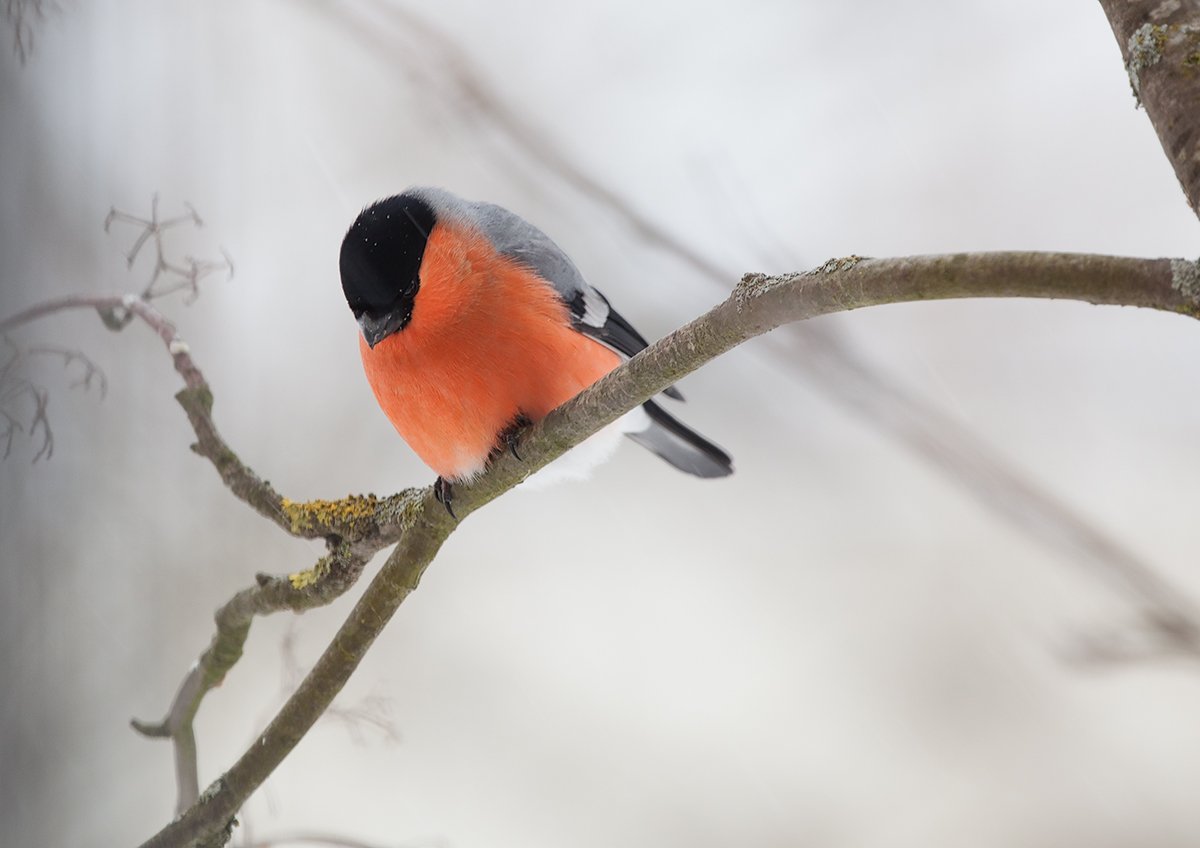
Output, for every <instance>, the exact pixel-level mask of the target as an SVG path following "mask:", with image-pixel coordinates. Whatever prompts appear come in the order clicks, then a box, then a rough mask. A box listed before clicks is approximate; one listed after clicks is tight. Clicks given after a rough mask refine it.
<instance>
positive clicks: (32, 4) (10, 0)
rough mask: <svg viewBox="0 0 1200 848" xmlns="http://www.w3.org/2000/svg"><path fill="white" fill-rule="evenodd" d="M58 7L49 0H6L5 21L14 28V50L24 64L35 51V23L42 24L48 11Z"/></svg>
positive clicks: (18, 59)
mask: <svg viewBox="0 0 1200 848" xmlns="http://www.w3.org/2000/svg"><path fill="white" fill-rule="evenodd" d="M57 8H58V7H57V5H56V4H54V3H51V2H49V1H48V0H4V22H5V23H6V24H8V26H9V29H11V30H12V46H13V52H14V53H15V54H17V61H19V62H20V63H21V64H22V65H24V64H25V63H26V62H27V61H29V55H30V54H31V53H32V52H33V33H34V26H35V24H40V23H41V22H42V21H44V20H45V19H46V13H47V12H49V11H51V10H57Z"/></svg>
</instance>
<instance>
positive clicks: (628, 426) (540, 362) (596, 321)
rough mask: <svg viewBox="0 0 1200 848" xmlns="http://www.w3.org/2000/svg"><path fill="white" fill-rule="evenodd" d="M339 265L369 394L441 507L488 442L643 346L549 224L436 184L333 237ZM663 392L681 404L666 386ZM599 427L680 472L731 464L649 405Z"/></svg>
mask: <svg viewBox="0 0 1200 848" xmlns="http://www.w3.org/2000/svg"><path fill="white" fill-rule="evenodd" d="M340 266H341V276H342V290H343V291H344V292H345V295H346V301H347V303H349V305H350V309H351V311H352V312H353V313H354V317H355V318H356V319H357V321H358V325H359V328H360V329H361V331H362V333H361V336H360V338H359V348H360V350H361V352H362V360H363V367H364V369H365V370H366V374H367V380H368V382H369V383H370V384H371V389H372V390H373V391H374V392H375V397H376V399H377V400H378V401H379V405H380V406H381V407H382V408H383V412H384V414H385V415H387V417H388V418H389V419H390V420H391V422H392V424H393V426H395V428H396V430H397V431H398V432H399V433H400V435H401V436H402V437H403V438H404V440H405V441H406V442H408V444H409V446H410V447H411V448H412V449H413V450H414V451H416V453H417V455H418V456H420V457H421V459H422V460H424V461H425V463H426V464H427V465H428V466H429V467H430V468H432V469H433V470H434V471H436V472H437V474H438V475H439V477H438V483H437V487H436V489H435V491H436V492H437V494H438V497H439V499H440V500H441V501H442V502H443V503H444V504H445V505H446V507H447V509H450V510H451V514H453V509H452V507H451V500H450V496H451V487H450V484H451V483H452V482H453V481H462V480H468V479H470V478H472V477H474V476H475V475H477V474H479V473H480V472H481V471H483V469H484V468H485V467H486V466H487V462H488V459H489V457H491V456H492V454H493V453H494V452H495V451H497V450H502V449H504V448H505V447H509V448H512V449H513V450H514V452H515V450H516V439H517V433H518V431H519V429H520V428H521V427H522V426H523V425H525V424H528V423H530V422H533V421H537V420H539V419H540V418H542V417H543V416H545V415H546V413H548V412H550V410H552V409H554V408H555V407H557V406H559V405H560V404H562V403H565V402H566V401H568V400H570V399H571V398H572V397H574V396H575V395H577V394H578V393H579V392H580V391H582V390H583V389H585V388H587V387H588V386H590V385H591V384H592V383H594V382H595V381H596V380H598V379H599V378H600V377H602V376H603V375H605V374H607V373H608V372H609V371H611V370H612V369H613V368H615V367H616V366H617V365H618V364H620V363H621V362H622V361H623V360H624V359H628V358H629V357H631V356H633V355H634V354H636V353H637V352H638V351H640V350H642V349H643V348H645V347H646V345H647V342H646V340H645V339H644V338H642V336H641V335H640V334H639V333H638V332H637V330H635V329H634V328H633V327H632V326H630V324H629V322H627V321H626V320H625V319H624V318H622V317H621V316H620V315H619V314H618V313H617V312H616V310H614V309H613V308H612V307H611V306H610V305H609V303H608V300H607V298H605V297H604V295H602V294H601V293H600V292H599V291H597V290H596V289H594V288H593V287H592V286H590V285H589V284H588V283H587V281H586V280H584V278H583V275H582V274H580V273H579V270H578V269H577V268H576V267H575V264H574V263H573V262H571V260H570V259H569V258H568V257H567V255H566V254H565V253H564V252H563V251H562V249H561V248H559V247H558V245H556V244H555V243H554V242H553V241H551V240H550V238H549V237H548V236H547V235H546V234H545V233H543V232H542V231H541V230H539V229H538V228H537V227H535V226H533V225H532V224H530V223H529V222H527V221H525V220H524V219H523V218H520V217H519V216H517V215H515V214H513V213H512V212H509V211H508V210H506V209H503V208H501V207H499V206H496V205H494V204H491V203H472V202H470V201H467V200H463V199H462V198H459V197H457V196H455V195H453V194H451V193H450V192H448V191H445V190H443V189H437V188H411V189H409V190H408V191H406V192H404V193H403V194H399V195H396V196H394V197H389V198H387V199H386V200H381V201H379V202H378V203H375V204H373V205H372V206H369V207H368V208H367V209H365V210H364V211H363V212H362V213H361V214H360V215H359V216H358V218H357V219H356V220H355V222H354V223H353V225H351V227H350V230H349V231H348V232H347V233H346V237H345V239H344V240H343V241H342V250H341V259H340ZM663 394H664V395H667V396H669V397H672V398H675V399H678V400H681V399H682V397H681V396H680V395H679V393H678V391H676V390H675V389H674V388H673V387H672V388H670V389H667V390H666V391H665V392H663ZM607 429H609V430H610V431H611V433H616V434H619V433H622V432H623V433H624V434H625V435H628V436H629V437H630V438H631V439H633V440H634V441H635V442H637V443H638V444H640V445H642V446H643V447H646V448H648V449H650V450H651V451H653V452H654V453H655V454H657V455H658V456H660V457H662V458H663V459H665V460H666V461H667V462H669V463H670V464H671V465H673V466H675V467H676V468H678V469H680V470H681V471H685V472H687V473H688V474H694V475H696V476H697V477H723V476H725V475H728V474H730V473H732V471H733V466H732V462H731V460H730V458H729V455H728V454H727V453H725V452H724V451H723V450H721V449H720V448H719V447H717V446H716V445H714V444H713V443H712V442H710V441H708V440H707V439H705V438H704V437H703V436H700V435H699V434H698V433H695V432H694V431H692V430H690V429H688V428H687V427H685V426H684V425H683V424H681V423H680V422H679V421H677V420H676V419H675V418H674V417H672V416H671V415H670V414H669V413H668V412H667V411H666V410H665V409H663V408H662V406H661V405H660V404H659V403H658V402H657V401H656V400H648V401H646V402H645V403H644V404H642V406H641V407H640V408H638V409H635V410H633V411H631V412H630V413H627V414H626V415H625V416H624V417H623V418H622V419H620V420H619V421H617V422H615V426H614V425H610V428H607ZM603 433H604V431H601V433H597V434H596V436H593V437H592V438H591V439H589V440H587V441H586V442H584V444H583V445H581V446H579V447H578V448H576V450H574V451H572V452H571V453H569V454H568V455H567V456H565V457H563V458H561V459H560V460H558V461H557V462H555V463H552V464H551V465H550V466H548V468H554V467H556V466H558V465H560V463H563V462H564V461H566V460H568V458H569V457H571V456H572V455H576V454H578V453H580V452H581V451H583V452H585V453H586V452H587V451H586V450H585V448H587V446H589V445H590V444H593V443H595V442H597V441H598V440H597V437H600V436H602V434H603ZM599 441H605V440H604V439H600V440H599ZM607 441H609V442H614V443H615V441H616V440H615V438H614V439H608V440H607ZM593 447H594V444H593ZM609 450H611V449H609ZM592 452H593V453H607V452H609V451H607V450H603V449H601V450H598V451H597V450H593V451H592ZM595 459H596V457H585V458H584V459H583V463H584V464H589V463H591V464H594V462H595ZM563 472H564V473H565V474H567V475H571V474H573V473H574V470H573V469H570V468H565V469H563ZM540 476H542V474H541V473H539V474H538V475H534V477H533V478H532V479H534V480H536V479H537V478H538V477H540Z"/></svg>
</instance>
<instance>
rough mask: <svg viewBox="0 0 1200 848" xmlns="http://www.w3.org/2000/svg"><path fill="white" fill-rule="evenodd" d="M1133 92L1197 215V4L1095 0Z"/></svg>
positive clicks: (1199, 200) (1199, 26) (1199, 103)
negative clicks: (1118, 52)
mask: <svg viewBox="0 0 1200 848" xmlns="http://www.w3.org/2000/svg"><path fill="white" fill-rule="evenodd" d="M1100 5H1101V6H1103V7H1104V13H1105V14H1106V15H1107V16H1108V22H1109V24H1111V25H1112V30H1113V35H1115V36H1116V37H1117V44H1118V45H1120V47H1121V58H1122V59H1124V61H1125V70H1126V71H1128V73H1129V83H1130V85H1131V86H1132V87H1133V95H1134V97H1136V98H1137V101H1138V103H1139V104H1140V105H1142V106H1145V107H1146V115H1147V116H1148V117H1149V118H1150V123H1152V124H1153V125H1154V130H1155V132H1157V133H1158V140H1159V141H1160V142H1162V147H1163V152H1164V153H1166V154H1167V160H1168V161H1169V162H1170V163H1171V167H1172V168H1174V169H1175V176H1177V177H1178V178H1179V184H1180V186H1182V188H1183V193H1184V194H1185V195H1186V196H1187V200H1188V205H1189V206H1191V207H1192V211H1193V212H1195V213H1196V214H1197V215H1200V3H1197V2H1196V0H1174V2H1166V3H1165V2H1162V0H1100Z"/></svg>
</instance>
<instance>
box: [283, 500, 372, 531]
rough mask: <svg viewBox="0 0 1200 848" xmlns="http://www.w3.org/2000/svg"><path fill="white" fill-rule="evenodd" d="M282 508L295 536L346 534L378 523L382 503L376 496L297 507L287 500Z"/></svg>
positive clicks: (310, 503) (297, 505)
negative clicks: (316, 532) (318, 532)
mask: <svg viewBox="0 0 1200 848" xmlns="http://www.w3.org/2000/svg"><path fill="white" fill-rule="evenodd" d="M280 507H281V508H282V509H283V514H284V515H286V516H287V518H288V521H289V522H290V523H291V526H292V532H294V533H303V532H305V531H307V530H326V529H328V530H337V531H341V532H345V531H346V530H347V529H351V528H355V527H356V525H357V524H358V523H360V522H362V521H364V520H367V521H369V520H372V519H374V518H375V516H376V514H377V510H378V508H379V499H378V498H377V497H375V496H374V495H349V496H348V497H344V498H342V499H341V500H336V501H305V502H303V503H297V502H296V501H292V500H288V499H287V498H284V499H283V500H282V502H281V503H280Z"/></svg>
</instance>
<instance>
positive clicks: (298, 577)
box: [288, 556, 330, 589]
mask: <svg viewBox="0 0 1200 848" xmlns="http://www.w3.org/2000/svg"><path fill="white" fill-rule="evenodd" d="M329 560H330V558H329V557H327V556H323V557H321V558H320V559H319V560H317V562H316V564H315V565H313V567H312V568H306V569H304V570H303V571H297V572H296V573H295V574H289V575H288V582H290V583H291V584H292V588H293V589H307V588H308V587H309V586H314V585H316V584H317V583H319V582H321V579H322V578H324V577H325V575H326V574H328V573H329Z"/></svg>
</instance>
